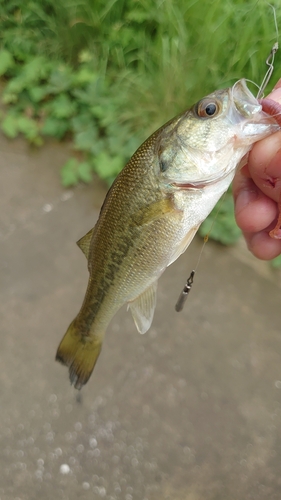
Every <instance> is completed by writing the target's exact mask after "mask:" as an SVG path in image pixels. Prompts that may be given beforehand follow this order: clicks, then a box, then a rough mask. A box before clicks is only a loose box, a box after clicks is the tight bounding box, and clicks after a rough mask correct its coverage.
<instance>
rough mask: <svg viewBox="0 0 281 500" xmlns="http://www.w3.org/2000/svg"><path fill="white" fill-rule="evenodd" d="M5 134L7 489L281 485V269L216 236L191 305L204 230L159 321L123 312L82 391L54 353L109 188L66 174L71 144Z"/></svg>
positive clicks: (255, 498) (180, 496)
mask: <svg viewBox="0 0 281 500" xmlns="http://www.w3.org/2000/svg"><path fill="white" fill-rule="evenodd" d="M0 141H1V142H0V150H1V156H0V171H1V183H0V191H1V196H0V204H1V211H0V243H1V259H0V268H1V272H0V276H1V287H0V315H1V340H0V342H1V343H0V345H1V350H0V359H1V362H0V404H1V413H0V499H1V500H12V499H13V500H33V499H42V500H47V499H48V500H49V499H55V500H60V499H69V500H75V499H81V500H82V499H83V500H93V499H94V500H95V499H99V498H104V499H106V500H119V499H120V500H165V499H166V500H167V499H171V500H203V499H204V500H238V499H239V500H242V499H243V500H250V499H251V500H261V499H271V500H275V499H276V500H277V499H280V498H281V470H280V469H281V328H280V323H281V322H280V310H281V307H280V295H281V293H280V286H279V284H280V282H281V277H280V273H279V275H278V274H277V273H276V271H275V272H273V271H270V270H269V268H268V266H267V265H266V271H264V270H265V267H264V266H262V265H261V266H259V265H257V261H254V260H253V259H249V257H247V256H246V257H245V254H243V251H242V253H241V250H240V249H238V250H235V249H234V250H231V249H226V248H223V247H221V246H218V245H215V244H213V243H209V244H208V245H207V246H206V248H205V251H204V254H203V257H202V261H201V264H200V269H199V272H198V274H197V276H196V281H195V284H194V286H193V289H192V294H191V295H190V297H189V299H188V303H187V304H186V307H185V309H184V311H183V312H182V313H180V314H178V313H176V312H175V311H174V304H175V301H176V299H177V297H178V294H179V292H180V290H181V288H182V286H183V284H184V282H185V279H186V277H187V275H188V274H189V272H190V271H191V269H192V268H193V266H194V265H195V263H196V261H197V256H198V252H199V250H200V248H201V242H200V240H195V241H194V242H193V244H192V246H191V247H190V248H189V250H188V252H187V253H186V254H185V255H184V256H182V257H181V258H180V259H179V260H178V261H177V262H176V263H175V264H174V265H173V266H171V267H170V268H169V269H168V270H167V271H166V273H165V274H164V275H163V277H162V278H161V280H160V284H159V294H158V304H157V310H156V315H155V320H154V323H153V327H152V328H151V330H150V332H148V333H147V334H146V335H143V336H142V335H139V334H138V333H137V332H136V330H135V327H134V325H133V321H132V318H131V316H130V314H128V313H127V312H126V309H125V308H124V309H123V310H121V311H120V312H119V313H118V314H117V316H116V317H115V318H114V320H113V321H112V323H111V326H110V328H109V330H108V333H107V336H106V338H105V342H104V347H103V351H102V354H101V356H100V359H99V362H98V364H97V367H96V369H95V371H94V374H93V376H92V378H91V380H90V382H89V383H88V384H87V386H86V387H85V388H84V389H83V391H82V393H81V400H80V401H79V400H77V391H75V390H74V389H73V388H72V387H70V385H69V381H68V374H67V370H66V368H64V367H62V366H61V365H59V364H58V363H56V362H55V361H54V358H55V352H56V348H57V345H58V342H59V341H60V339H61V337H62V335H63V334H64V332H65V329H66V327H67V326H68V324H69V322H70V321H71V320H72V318H73V317H74V315H75V313H76V312H77V311H78V309H79V307H80V304H81V301H82V298H83V294H84V291H85V287H86V282H87V268H86V261H85V258H84V256H83V254H82V253H81V251H80V250H79V249H78V247H76V245H75V241H76V240H78V239H79V238H80V237H81V236H82V235H83V234H84V233H86V232H87V231H88V230H89V229H90V228H91V227H92V226H93V225H94V223H95V221H96V218H97V214H98V209H99V207H100V205H101V202H102V199H103V197H104V194H105V191H104V188H103V186H102V185H101V184H100V183H99V182H98V181H96V182H95V183H94V185H92V186H87V187H85V186H80V187H78V188H77V189H75V190H73V191H72V190H70V191H69V190H64V189H62V187H61V186H60V180H59V166H60V165H61V164H62V163H63V161H64V160H65V159H66V158H67V157H68V155H69V148H68V147H67V146H61V145H56V144H49V145H47V146H45V147H43V149H40V150H39V151H32V150H29V149H28V148H27V146H26V145H25V144H24V143H23V142H21V141H16V142H11V143H10V142H9V141H7V140H6V139H4V138H3V137H1V140H0ZM245 259H246V260H245ZM260 270H261V271H262V272H260Z"/></svg>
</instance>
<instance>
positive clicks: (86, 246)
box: [76, 227, 95, 260]
mask: <svg viewBox="0 0 281 500" xmlns="http://www.w3.org/2000/svg"><path fill="white" fill-rule="evenodd" d="M94 229H95V228H94V227H93V228H92V229H90V231H88V233H87V234H85V236H82V238H80V240H78V241H77V242H76V245H78V246H79V248H80V249H81V250H82V252H83V254H84V255H85V256H86V259H87V260H88V257H89V251H90V244H91V239H92V236H93V232H94Z"/></svg>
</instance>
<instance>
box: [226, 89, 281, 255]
mask: <svg viewBox="0 0 281 500" xmlns="http://www.w3.org/2000/svg"><path fill="white" fill-rule="evenodd" d="M268 98H270V99H272V100H274V101H276V102H278V103H279V104H281V80H279V82H278V83H277V85H276V86H275V88H274V90H273V91H272V93H271V94H270V95H269V96H268ZM233 196H234V203H235V217H236V222H237V224H238V226H239V227H240V228H241V229H242V231H243V235H244V238H245V240H246V243H247V245H248V248H249V250H250V251H251V252H252V253H253V254H254V255H255V256H256V257H258V258H259V259H263V260H270V259H274V258H275V257H277V256H278V255H280V254H281V230H279V231H275V233H276V234H275V237H274V234H272V233H271V235H270V234H269V233H270V231H272V230H273V228H275V226H276V224H277V221H278V222H279V220H278V215H279V214H280V213H281V130H280V131H278V132H276V133H275V134H273V135H271V136H269V137H266V138H265V139H263V140H262V141H259V142H257V143H256V144H255V145H254V147H253V149H252V150H251V152H250V154H249V157H248V163H247V165H245V166H244V167H243V168H242V169H241V170H239V171H238V172H237V173H236V175H235V178H234V181H233ZM280 222H281V221H280ZM279 233H280V239H279ZM276 236H277V237H276Z"/></svg>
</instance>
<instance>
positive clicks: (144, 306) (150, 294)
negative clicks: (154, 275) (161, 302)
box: [128, 281, 157, 333]
mask: <svg viewBox="0 0 281 500" xmlns="http://www.w3.org/2000/svg"><path fill="white" fill-rule="evenodd" d="M156 292H157V281H155V282H154V283H152V285H150V287H148V288H147V289H146V290H145V291H144V292H143V293H142V294H141V295H139V296H138V297H137V298H136V299H135V300H133V301H132V302H129V304H128V307H129V308H130V310H131V313H132V316H133V318H134V322H135V325H136V327H137V330H138V332H139V333H145V332H147V330H148V329H149V328H150V326H151V323H152V320H153V316H154V311H155V306H156Z"/></svg>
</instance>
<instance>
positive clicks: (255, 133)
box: [156, 79, 280, 188]
mask: <svg viewBox="0 0 281 500" xmlns="http://www.w3.org/2000/svg"><path fill="white" fill-rule="evenodd" d="M279 129H280V127H279V125H278V124H277V123H276V121H275V120H274V118H273V117H272V116H270V115H269V114H268V113H265V112H264V111H263V110H262V105H261V104H260V102H259V101H258V100H257V99H256V98H255V97H254V95H253V94H252V93H251V92H250V90H249V89H248V87H247V85H246V81H245V80H244V79H242V80H239V81H237V82H236V83H235V84H234V85H233V86H232V87H229V88H226V89H222V90H217V91H215V92H213V93H212V94H210V95H208V96H207V97H204V98H203V99H201V100H200V101H199V102H197V103H196V104H195V105H194V106H192V108H191V109H190V110H188V111H186V112H185V113H183V114H182V115H180V116H178V117H176V118H175V119H174V120H172V121H170V122H169V123H168V124H167V125H166V126H165V127H163V129H162V130H161V132H160V134H159V138H158V141H157V144H156V148H157V155H158V174H159V175H160V179H161V182H162V183H163V184H164V185H166V186H167V185H169V186H171V185H172V186H175V187H182V188H192V187H194V188H196V187H204V186H205V185H209V184H212V183H215V182H217V181H218V180H220V179H222V178H224V177H226V176H229V174H230V173H231V171H233V175H234V172H235V169H236V167H237V164H238V163H239V161H240V160H241V158H242V157H243V156H244V155H245V154H246V153H247V152H248V151H249V150H250V148H251V146H252V144H253V143H254V142H256V141H258V140H260V139H263V138H264V137H266V136H268V135H270V134H272V133H273V132H275V131H277V130H279Z"/></svg>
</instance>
